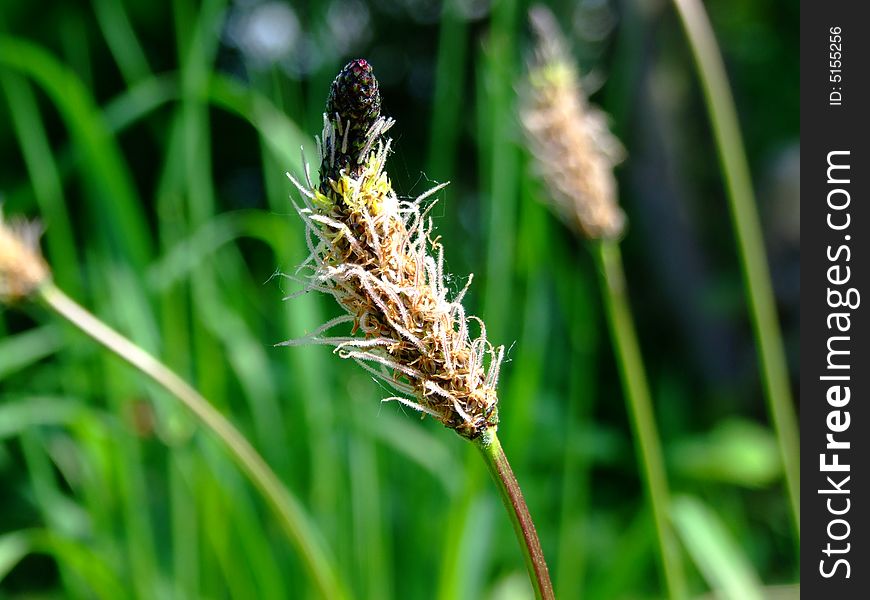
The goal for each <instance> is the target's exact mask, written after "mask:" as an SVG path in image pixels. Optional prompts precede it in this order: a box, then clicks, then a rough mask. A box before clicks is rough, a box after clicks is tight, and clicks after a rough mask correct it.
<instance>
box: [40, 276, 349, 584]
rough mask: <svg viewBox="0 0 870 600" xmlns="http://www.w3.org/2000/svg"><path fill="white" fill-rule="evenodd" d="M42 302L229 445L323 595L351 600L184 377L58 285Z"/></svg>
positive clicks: (45, 290) (250, 451)
mask: <svg viewBox="0 0 870 600" xmlns="http://www.w3.org/2000/svg"><path fill="white" fill-rule="evenodd" d="M40 296H41V298H42V299H43V301H44V302H45V303H46V304H47V305H48V306H49V307H51V308H52V309H53V310H55V311H56V312H57V313H58V314H60V315H61V316H63V317H64V318H66V319H67V320H69V321H70V323H72V324H73V325H75V326H76V327H78V328H79V329H80V330H81V331H82V332H83V333H85V334H87V335H88V336H90V337H92V338H93V339H94V340H95V341H97V342H99V343H100V344H102V345H103V346H104V347H106V348H107V349H108V350H110V351H111V352H113V353H114V354H116V355H117V356H118V357H120V358H122V359H123V360H124V361H126V362H128V363H129V364H131V365H132V366H134V367H135V368H136V369H137V370H139V371H140V372H141V373H143V374H144V375H147V376H148V377H150V378H151V379H153V380H154V381H155V382H156V383H158V384H159V385H161V386H162V387H164V388H165V389H166V390H167V391H168V392H169V393H171V394H172V395H173V396H175V397H176V398H178V399H179V400H180V401H181V402H183V403H184V405H185V406H186V407H187V408H188V409H189V410H190V411H191V412H192V413H193V414H194V415H195V416H196V417H197V418H198V419H199V420H200V421H201V422H202V423H203V425H205V426H206V427H207V428H208V429H209V430H210V431H211V432H212V433H213V434H214V435H216V436H217V437H218V438H219V439H220V440H221V441H222V442H223V444H224V446H225V448H226V449H227V450H228V451H229V452H230V454H231V455H232V457H233V458H234V459H235V460H236V461H237V463H238V465H239V467H240V468H241V469H242V470H243V471H244V473H245V474H246V475H247V476H248V477H249V478H250V480H251V482H252V483H253V484H254V485H255V486H256V487H257V489H258V490H259V491H260V492H261V494H262V495H263V497H264V499H265V500H266V501H267V502H268V503H269V505H270V506H271V508H272V509H273V510H274V511H275V513H276V515H277V516H278V517H279V520H280V522H281V524H282V526H283V527H284V530H285V532H286V533H287V535H288V537H289V538H290V540H291V542H293V543H294V545H295V546H296V548H297V550H298V551H299V553H300V555H301V558H302V560H303V562H304V564H305V566H306V567H307V569H308V571H309V574H310V576H311V577H312V579H313V580H314V582H315V583H316V584H317V586H318V589H319V590H320V592H321V593H322V594H323V595H324V596H325V597H328V598H344V597H346V595H347V594H346V592H345V588H344V586H343V585H342V583H341V582H340V581H339V580H338V578H337V574H336V570H335V567H334V565H333V563H332V561H331V559H330V558H329V556H328V554H327V553H326V550H325V549H324V548H323V547H322V542H321V541H320V538H319V537H318V536H317V533H316V530H315V529H314V527H313V526H312V525H311V523H310V522H309V520H308V517H307V516H306V515H305V513H304V511H303V509H302V507H301V505H300V504H299V503H298V501H297V500H296V499H295V498H294V497H293V496H292V495H291V494H290V493H289V492H288V491H287V489H286V488H285V487H284V486H283V485H282V484H281V482H280V480H279V479H278V478H277V476H276V475H275V473H274V472H273V471H272V470H271V469H270V468H269V466H268V465H267V464H266V463H265V462H264V461H263V459H262V458H261V457H260V455H259V454H257V451H256V450H255V449H254V448H253V447H252V446H251V445H250V443H249V442H248V441H247V440H246V439H245V438H244V437H243V436H242V435H241V434H240V433H239V431H238V430H237V429H236V428H235V427H234V426H233V425H232V424H231V423H230V422H229V421H228V420H227V419H226V418H225V417H224V416H223V415H222V414H221V413H219V412H218V411H217V410H216V409H215V408H214V407H213V406H211V404H209V403H208V401H207V400H206V399H205V398H203V397H202V396H201V395H200V394H199V393H198V392H196V390H194V389H193V388H191V387H190V386H189V385H188V384H187V383H186V382H185V381H184V380H182V379H181V378H180V377H178V375H176V374H175V373H173V372H172V371H170V370H169V369H168V368H167V367H166V366H164V365H163V364H162V363H160V362H158V361H157V360H156V359H155V358H154V357H153V356H151V355H150V354H148V353H147V352H145V351H144V350H142V349H141V348H140V347H138V346H136V345H135V344H133V343H132V342H130V341H129V340H127V339H126V338H124V337H123V336H121V335H120V334H118V333H117V332H116V331H114V330H113V329H111V328H109V327H108V326H107V325H105V324H104V323H103V322H102V321H100V320H98V319H97V318H96V317H94V316H93V315H91V314H90V313H88V312H87V311H85V310H84V309H83V308H82V307H80V306H79V305H78V304H76V303H75V302H73V301H72V300H71V299H70V298H69V297H67V296H66V295H65V294H64V293H63V292H61V291H60V290H59V289H57V288H56V287H54V286H53V285H51V284H45V285H44V286H43V287H42V288H41V289H40Z"/></svg>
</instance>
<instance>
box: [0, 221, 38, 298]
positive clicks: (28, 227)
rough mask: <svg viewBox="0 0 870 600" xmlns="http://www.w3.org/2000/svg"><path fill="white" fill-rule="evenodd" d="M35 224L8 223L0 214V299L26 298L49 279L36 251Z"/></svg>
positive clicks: (36, 224)
mask: <svg viewBox="0 0 870 600" xmlns="http://www.w3.org/2000/svg"><path fill="white" fill-rule="evenodd" d="M41 233H42V229H41V227H40V226H39V224H38V223H31V222H27V221H13V222H8V221H6V220H5V219H4V218H3V213H2V212H0V300H2V301H4V302H12V301H15V300H20V299H22V298H26V297H28V296H30V295H31V294H33V292H35V291H36V289H37V288H38V287H39V286H40V285H42V284H43V283H44V282H46V281H48V279H49V278H50V273H49V270H48V265H46V264H45V261H44V260H43V258H42V254H41V253H40V251H39V236H40V234H41Z"/></svg>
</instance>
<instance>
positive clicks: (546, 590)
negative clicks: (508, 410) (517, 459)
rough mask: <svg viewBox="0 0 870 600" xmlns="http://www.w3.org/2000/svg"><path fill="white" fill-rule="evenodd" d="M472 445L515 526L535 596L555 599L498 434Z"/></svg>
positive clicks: (538, 544)
mask: <svg viewBox="0 0 870 600" xmlns="http://www.w3.org/2000/svg"><path fill="white" fill-rule="evenodd" d="M474 444H475V445H476V446H477V447H478V448H479V449H480V452H481V454H483V459H484V461H485V462H486V466H487V468H488V469H489V472H490V474H491V475H492V478H493V480H495V483H496V486H497V487H498V491H499V494H500V495H501V499H502V502H504V505H505V508H506V509H507V512H508V516H510V519H511V523H512V524H513V526H514V531H515V532H516V534H517V539H518V540H519V542H520V548H521V549H522V551H523V556H524V557H525V559H526V567H527V568H528V570H529V579H531V581H532V587H533V588H534V590H535V597H536V598H539V599H542V600H551V599H553V598H555V596H554V595H553V584H552V583H551V582H550V572H549V570H548V569H547V562H546V561H545V560H544V552H543V550H541V542H540V541H539V540H538V532H537V531H535V524H534V523H533V522H532V516H531V515H530V514H529V507H528V506H526V501H525V499H524V498H523V492H522V490H520V484H519V483H517V478H516V477H514V472H513V470H511V465H510V463H509V462H508V459H507V457H506V456H505V454H504V450H503V449H502V447H501V443H500V442H499V440H498V435H496V432H495V431H492V432H491V434H490V433H487V434H484V435H482V436H480V437H478V438H477V439H476V440H475V442H474Z"/></svg>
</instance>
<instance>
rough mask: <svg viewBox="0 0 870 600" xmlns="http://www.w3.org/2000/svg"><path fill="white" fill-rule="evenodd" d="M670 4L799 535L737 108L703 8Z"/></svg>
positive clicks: (689, 2) (789, 434)
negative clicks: (697, 87) (724, 210)
mask: <svg viewBox="0 0 870 600" xmlns="http://www.w3.org/2000/svg"><path fill="white" fill-rule="evenodd" d="M674 4H675V5H676V7H677V12H678V13H679V15H680V20H681V21H682V22H683V27H684V28H685V30H686V35H687V37H688V38H689V46H690V48H691V51H692V54H693V55H694V58H695V63H696V65H697V68H698V75H699V76H700V78H701V84H702V86H703V88H704V98H705V99H706V103H707V110H708V111H709V113H710V120H711V122H712V125H713V133H714V135H715V137H716V149H717V151H718V153H719V161H720V162H721V164H722V171H723V174H724V176H725V186H726V188H727V191H728V200H729V206H730V208H731V217H732V219H733V221H734V232H735V235H736V237H737V248H738V251H739V253H740V266H741V268H742V270H743V279H744V283H745V285H746V296H747V300H748V302H749V309H750V316H751V318H752V324H753V330H754V333H755V342H756V344H757V346H758V355H759V356H758V357H759V362H760V363H761V364H760V366H761V373H762V379H763V384H764V388H765V395H766V396H767V403H768V410H769V412H770V416H771V420H772V421H773V426H774V427H775V428H776V439H777V440H778V442H779V451H780V455H781V457H782V464H783V470H784V471H785V478H786V484H787V485H788V494H789V499H790V501H791V508H792V517H793V521H794V526H795V531H797V534H798V537H800V476H801V472H800V442H799V437H798V427H797V418H796V417H795V412H794V404H793V401H792V397H791V389H790V388H789V381H788V369H787V367H786V361H785V350H784V349H783V343H782V335H781V334H780V329H779V322H778V320H777V316H776V307H775V304H774V300H773V290H772V289H771V284H770V272H769V270H768V267H767V254H766V252H765V250H764V242H763V238H762V235H761V225H760V224H759V220H758V212H757V210H756V208H755V207H756V201H755V194H754V193H753V190H752V180H751V178H750V175H749V166H748V164H747V160H746V151H745V149H744V146H743V139H742V138H741V135H740V127H739V125H738V122H737V110H736V109H735V108H734V98H733V97H732V96H731V89H730V88H729V86H728V78H727V76H726V75H725V65H724V64H723V63H722V54H721V53H720V52H719V47H718V45H717V44H716V37H715V36H714V35H713V29H712V27H711V26H710V20H709V19H708V18H707V14H706V13H705V12H704V7H703V6H702V5H701V3H700V2H698V0H674Z"/></svg>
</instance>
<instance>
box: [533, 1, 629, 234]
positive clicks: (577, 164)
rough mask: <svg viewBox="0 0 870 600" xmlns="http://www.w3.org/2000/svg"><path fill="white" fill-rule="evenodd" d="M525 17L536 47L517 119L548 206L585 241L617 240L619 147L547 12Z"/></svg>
mask: <svg viewBox="0 0 870 600" xmlns="http://www.w3.org/2000/svg"><path fill="white" fill-rule="evenodd" d="M529 17H530V21H531V24H532V29H533V30H534V33H535V37H536V46H535V56H534V59H533V60H532V63H531V65H530V69H529V80H528V89H527V93H526V97H525V102H524V108H523V111H522V114H521V120H522V123H523V127H524V129H525V131H526V137H527V139H528V142H529V146H530V149H531V152H532V154H533V156H534V158H535V164H536V166H537V169H538V170H539V171H540V173H541V175H542V176H543V178H544V181H545V182H546V184H547V187H548V189H549V191H550V196H551V198H552V208H553V209H554V211H555V212H556V214H557V215H558V216H559V217H560V218H561V219H562V220H563V221H564V222H565V223H566V224H567V225H568V226H569V227H571V228H573V229H575V230H577V231H579V232H580V233H582V234H583V235H584V236H586V237H587V238H589V239H608V238H618V237H619V236H620V235H621V234H622V232H623V229H624V227H625V215H624V214H623V212H622V210H620V208H619V205H618V204H617V199H616V179H615V178H614V176H613V167H614V166H615V165H616V164H618V163H619V162H621V161H622V159H623V156H624V150H623V148H622V145H621V144H620V143H619V141H618V140H617V139H616V138H615V137H614V136H613V134H611V133H610V130H609V129H608V127H607V119H606V115H605V114H604V113H602V112H601V111H600V110H598V109H596V108H595V107H593V106H591V105H590V104H589V103H588V102H587V100H586V97H585V94H584V92H583V89H582V87H581V85H580V79H579V77H578V75H577V70H576V69H575V67H574V65H573V64H572V62H571V60H570V58H569V54H568V51H567V50H566V45H565V42H564V39H563V38H562V35H561V32H560V31H559V27H558V24H557V23H556V19H555V17H554V16H553V14H552V13H551V12H550V11H549V9H547V8H544V7H543V6H536V7H534V8H532V10H531V11H530V13H529Z"/></svg>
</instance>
